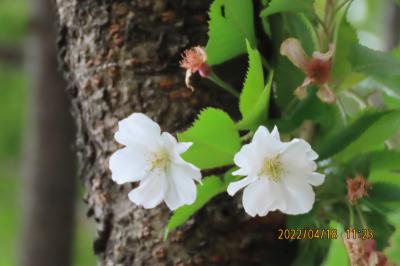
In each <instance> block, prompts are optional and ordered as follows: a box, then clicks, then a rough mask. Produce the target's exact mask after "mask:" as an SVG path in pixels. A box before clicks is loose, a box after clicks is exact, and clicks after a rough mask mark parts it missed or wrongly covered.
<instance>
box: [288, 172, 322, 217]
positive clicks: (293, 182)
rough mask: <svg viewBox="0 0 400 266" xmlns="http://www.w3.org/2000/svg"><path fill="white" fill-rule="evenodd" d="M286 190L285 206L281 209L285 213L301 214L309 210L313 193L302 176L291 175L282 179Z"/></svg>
mask: <svg viewBox="0 0 400 266" xmlns="http://www.w3.org/2000/svg"><path fill="white" fill-rule="evenodd" d="M283 182H284V187H285V190H286V193H285V201H286V208H285V209H281V211H282V212H284V213H286V214H292V215H296V214H303V213H307V212H309V211H310V210H311V209H312V207H313V204H314V201H315V193H314V191H313V190H312V187H311V185H309V184H307V182H305V180H304V178H301V177H291V178H285V179H284V180H283Z"/></svg>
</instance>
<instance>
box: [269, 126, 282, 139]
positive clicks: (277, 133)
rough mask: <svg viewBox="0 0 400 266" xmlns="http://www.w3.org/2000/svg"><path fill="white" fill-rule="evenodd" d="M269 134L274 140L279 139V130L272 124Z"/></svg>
mask: <svg viewBox="0 0 400 266" xmlns="http://www.w3.org/2000/svg"><path fill="white" fill-rule="evenodd" d="M271 136H272V137H274V138H275V139H276V140H278V141H281V137H280V135H279V131H278V128H277V127H276V126H274V129H273V130H272V132H271Z"/></svg>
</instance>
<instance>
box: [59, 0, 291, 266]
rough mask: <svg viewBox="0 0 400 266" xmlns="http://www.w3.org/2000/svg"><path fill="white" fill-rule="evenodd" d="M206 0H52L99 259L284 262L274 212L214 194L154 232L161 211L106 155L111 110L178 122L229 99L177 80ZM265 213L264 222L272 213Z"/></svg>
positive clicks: (198, 39) (198, 38)
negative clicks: (115, 175) (114, 171)
mask: <svg viewBox="0 0 400 266" xmlns="http://www.w3.org/2000/svg"><path fill="white" fill-rule="evenodd" d="M209 4H210V2H209V1H188V0H130V1H106V0H86V1H79V0H58V1H57V5H58V12H59V16H60V37H61V38H60V41H59V46H60V58H61V61H62V63H63V67H64V70H65V72H66V75H67V79H68V81H69V82H70V94H71V98H72V103H73V114H74V117H75V120H76V123H77V126H78V135H77V153H78V156H79V158H80V159H79V161H80V163H81V165H80V166H81V175H82V178H83V182H84V184H85V187H86V190H87V195H86V201H87V204H88V207H89V211H88V215H89V216H94V219H95V220H96V222H97V232H98V236H97V239H96V240H95V242H94V251H95V253H96V254H97V255H98V256H99V260H100V264H101V265H264V264H270V265H287V264H288V261H289V260H290V259H291V255H290V254H292V253H293V252H290V247H289V246H288V245H287V243H283V242H276V241H275V230H276V227H281V226H282V223H283V222H284V220H283V219H282V217H281V216H279V215H272V216H268V218H266V219H249V218H248V217H247V216H246V215H245V214H244V211H243V210H242V209H240V208H238V204H237V203H235V202H234V201H232V200H231V199H228V197H227V196H220V197H217V198H216V199H215V200H213V202H212V204H209V205H208V206H207V207H206V208H205V209H204V210H202V211H200V213H199V214H197V215H196V217H195V218H194V219H192V220H190V221H189V222H188V223H187V224H186V225H185V226H184V227H183V228H181V229H180V230H177V231H175V232H173V233H172V234H171V235H170V238H169V240H168V241H166V242H163V241H162V231H163V227H164V226H165V225H166V223H167V221H168V217H169V215H170V213H169V211H168V210H167V209H166V208H165V207H164V206H160V207H158V208H155V209H152V210H144V209H141V208H139V207H137V206H135V205H133V204H132V203H131V202H129V200H128V198H127V193H128V191H129V190H130V189H132V187H133V186H132V185H125V186H118V185H116V184H114V183H113V181H112V180H111V178H110V173H109V171H108V159H109V156H110V155H111V154H112V152H114V151H115V150H116V149H117V148H118V145H117V143H116V142H115V141H114V139H113V134H114V132H115V131H116V129H117V122H118V120H120V119H122V118H124V117H126V116H128V115H129V114H131V113H132V112H134V111H136V112H144V113H146V114H148V115H149V116H150V117H152V118H153V119H155V120H156V121H157V122H159V123H160V124H161V127H162V129H163V130H167V131H170V132H176V131H180V130H183V129H184V128H185V127H187V126H189V125H190V123H191V122H192V121H193V119H194V118H195V115H196V113H197V112H198V111H199V109H200V108H202V107H204V106H210V105H212V106H220V107H225V109H232V108H231V103H232V99H231V98H230V97H229V96H227V95H225V94H224V93H219V94H216V93H215V92H212V91H209V90H206V89H205V88H201V87H198V89H197V90H196V92H195V93H194V94H191V93H189V92H188V91H187V89H186V88H185V87H184V83H183V81H184V77H183V71H182V70H181V69H179V67H178V61H179V58H180V53H181V52H182V51H183V50H184V49H185V48H188V47H190V46H192V45H197V44H203V45H204V43H205V41H206V40H205V37H206V30H207V27H206V25H207V9H208V7H209ZM271 221H272V222H271Z"/></svg>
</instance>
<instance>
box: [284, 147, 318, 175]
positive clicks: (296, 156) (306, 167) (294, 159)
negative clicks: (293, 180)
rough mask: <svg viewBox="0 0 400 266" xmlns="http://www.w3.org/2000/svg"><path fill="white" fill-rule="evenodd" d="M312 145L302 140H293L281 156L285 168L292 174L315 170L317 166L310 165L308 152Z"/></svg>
mask: <svg viewBox="0 0 400 266" xmlns="http://www.w3.org/2000/svg"><path fill="white" fill-rule="evenodd" d="M310 150H311V147H310V144H308V143H307V142H306V141H304V140H302V139H293V140H292V141H291V142H289V144H288V146H287V147H286V149H285V150H284V151H283V152H282V154H281V159H282V164H283V168H284V169H285V170H286V171H289V172H291V173H298V174H301V173H308V172H311V171H313V170H315V169H314V168H315V166H314V165H315V164H313V163H310V162H311V161H310V160H309V157H308V154H307V153H308V151H310Z"/></svg>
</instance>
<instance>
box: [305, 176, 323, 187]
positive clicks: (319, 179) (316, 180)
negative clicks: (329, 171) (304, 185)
mask: <svg viewBox="0 0 400 266" xmlns="http://www.w3.org/2000/svg"><path fill="white" fill-rule="evenodd" d="M324 180H325V175H323V174H320V173H311V174H309V175H308V183H309V184H310V185H313V186H319V185H321V184H322V183H324Z"/></svg>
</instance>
